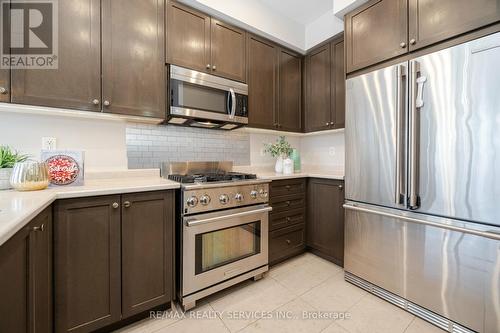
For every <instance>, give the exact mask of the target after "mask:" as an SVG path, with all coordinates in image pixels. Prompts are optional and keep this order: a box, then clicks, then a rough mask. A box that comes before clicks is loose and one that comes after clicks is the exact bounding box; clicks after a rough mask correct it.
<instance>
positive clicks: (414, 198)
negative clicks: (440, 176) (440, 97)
mask: <svg viewBox="0 0 500 333" xmlns="http://www.w3.org/2000/svg"><path fill="white" fill-rule="evenodd" d="M410 69H411V83H410V91H411V93H410V148H409V149H410V158H409V164H410V165H409V177H410V195H409V197H410V198H409V202H408V208H410V209H418V207H419V205H420V199H419V196H418V177H419V175H418V162H419V161H418V157H419V153H420V147H419V144H420V135H419V134H420V126H419V125H420V124H419V116H418V112H417V111H418V110H417V109H418V108H419V106H418V105H417V98H418V95H419V94H418V90H419V87H422V88H423V83H424V82H425V80H423V82H422V80H420V82H419V75H420V64H419V63H418V62H417V61H415V60H412V61H410ZM420 97H422V95H421V94H420ZM419 105H421V106H422V105H423V101H421V103H419ZM421 106H420V107H421Z"/></svg>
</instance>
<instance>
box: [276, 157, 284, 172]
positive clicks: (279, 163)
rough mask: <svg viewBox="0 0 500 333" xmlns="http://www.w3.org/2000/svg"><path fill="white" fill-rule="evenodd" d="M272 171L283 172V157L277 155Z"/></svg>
mask: <svg viewBox="0 0 500 333" xmlns="http://www.w3.org/2000/svg"><path fill="white" fill-rule="evenodd" d="M274 172H276V173H282V172H283V157H281V156H279V157H278V158H277V159H276V164H275V165H274Z"/></svg>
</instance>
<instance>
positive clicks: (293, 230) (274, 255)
mask: <svg viewBox="0 0 500 333" xmlns="http://www.w3.org/2000/svg"><path fill="white" fill-rule="evenodd" d="M304 248H305V227H304V224H298V225H294V226H291V227H287V228H283V229H280V230H277V231H273V232H271V233H270V235H269V262H270V263H273V262H275V261H277V260H279V259H281V258H284V257H287V256H289V255H293V254H295V253H297V252H299V251H300V250H301V249H304Z"/></svg>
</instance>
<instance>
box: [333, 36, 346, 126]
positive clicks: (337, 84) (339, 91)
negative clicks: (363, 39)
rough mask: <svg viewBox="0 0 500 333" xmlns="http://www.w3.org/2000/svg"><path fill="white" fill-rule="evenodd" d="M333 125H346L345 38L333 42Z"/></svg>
mask: <svg viewBox="0 0 500 333" xmlns="http://www.w3.org/2000/svg"><path fill="white" fill-rule="evenodd" d="M331 45H332V50H331V52H332V60H333V61H332V122H333V124H332V127H333V128H344V127H345V67H344V39H340V40H336V41H333V42H332V44H331Z"/></svg>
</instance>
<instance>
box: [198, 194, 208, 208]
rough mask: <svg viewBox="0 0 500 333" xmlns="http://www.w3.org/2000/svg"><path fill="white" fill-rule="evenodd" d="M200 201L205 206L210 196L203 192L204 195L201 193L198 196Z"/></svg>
mask: <svg viewBox="0 0 500 333" xmlns="http://www.w3.org/2000/svg"><path fill="white" fill-rule="evenodd" d="M200 203H201V204H202V205H203V206H206V205H208V204H209V203H210V197H209V196H208V194H205V195H202V196H201V198H200Z"/></svg>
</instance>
